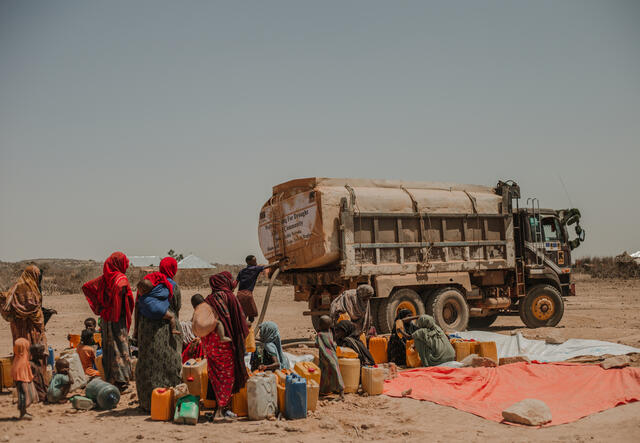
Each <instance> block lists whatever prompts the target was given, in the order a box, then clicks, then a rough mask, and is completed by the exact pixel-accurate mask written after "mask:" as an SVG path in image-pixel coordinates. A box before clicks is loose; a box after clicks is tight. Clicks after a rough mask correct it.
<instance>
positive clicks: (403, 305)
mask: <svg viewBox="0 0 640 443" xmlns="http://www.w3.org/2000/svg"><path fill="white" fill-rule="evenodd" d="M401 309H408V310H409V311H411V316H412V317H413V316H415V315H418V311H417V310H416V307H415V306H414V305H413V303H411V302H409V301H401V302H400V303H398V307H397V308H396V317H397V316H398V312H400V310H401Z"/></svg>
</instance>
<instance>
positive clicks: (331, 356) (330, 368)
mask: <svg viewBox="0 0 640 443" xmlns="http://www.w3.org/2000/svg"><path fill="white" fill-rule="evenodd" d="M319 329H320V330H319V331H318V335H317V336H316V344H317V345H318V357H319V359H320V374H321V375H320V394H322V395H327V394H331V393H338V394H340V398H344V382H343V381H342V375H341V374H340V366H339V365H338V355H337V354H336V343H335V341H333V334H332V333H331V317H329V316H328V315H323V316H322V317H320V328H319Z"/></svg>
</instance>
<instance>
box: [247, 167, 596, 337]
mask: <svg viewBox="0 0 640 443" xmlns="http://www.w3.org/2000/svg"><path fill="white" fill-rule="evenodd" d="M579 222H580V212H579V211H578V210H577V209H565V210H552V209H540V205H539V203H538V201H537V199H528V200H527V202H526V204H525V205H524V206H523V207H521V206H520V188H519V186H518V185H517V184H516V183H514V182H512V181H508V182H502V181H501V182H499V183H498V184H497V186H496V187H487V186H477V185H461V184H449V183H428V182H404V181H388V180H369V179H340V178H316V177H314V178H304V179H298V180H292V181H288V182H286V183H282V184H280V185H277V186H275V187H274V188H273V195H272V196H271V198H269V200H268V201H267V202H266V203H265V204H264V206H263V207H262V210H261V211H260V219H259V227H258V236H259V241H260V247H261V249H262V252H263V254H264V256H265V257H266V258H267V259H268V260H269V262H270V263H275V262H279V263H280V264H279V268H280V273H279V274H278V277H277V278H278V279H279V280H280V281H282V282H283V283H285V284H290V285H293V286H294V288H295V296H294V298H295V300H297V301H306V302H307V303H308V305H309V310H308V311H306V312H305V315H309V316H311V319H312V321H313V325H314V327H316V329H317V327H318V319H319V317H320V316H321V315H323V314H326V313H328V312H329V307H330V304H331V301H332V300H333V299H334V298H335V297H337V296H338V295H339V294H340V293H341V292H342V291H344V290H346V289H350V288H355V287H357V286H358V285H359V284H363V283H368V284H370V285H372V286H373V287H374V289H375V297H374V298H372V299H371V309H372V314H373V317H374V319H375V325H376V328H377V330H378V332H380V333H387V332H389V331H390V330H391V328H392V325H393V321H394V319H395V316H396V314H397V312H398V311H399V310H400V309H409V310H410V311H411V312H413V313H414V314H415V315H420V314H425V313H427V314H429V315H432V316H433V317H434V318H435V320H436V322H437V323H438V324H439V325H440V326H441V327H442V328H443V329H445V330H446V331H461V330H465V329H466V328H467V327H469V328H479V327H488V326H489V325H491V324H492V323H493V322H494V321H495V320H496V318H497V317H498V316H500V315H519V316H520V318H521V319H522V322H523V323H524V324H525V325H526V326H527V327H530V328H537V327H542V326H555V325H557V324H558V322H560V320H561V319H562V315H563V313H564V301H563V297H567V296H572V295H575V286H574V284H573V283H572V282H571V251H572V250H573V249H574V248H576V247H577V246H578V245H579V244H580V242H581V241H583V240H584V231H583V230H582V228H581V227H580V223H579ZM570 225H574V228H575V232H576V234H577V236H576V238H574V239H573V240H569V234H568V227H569V226H570Z"/></svg>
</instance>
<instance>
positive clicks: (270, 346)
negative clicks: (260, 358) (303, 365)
mask: <svg viewBox="0 0 640 443" xmlns="http://www.w3.org/2000/svg"><path fill="white" fill-rule="evenodd" d="M258 328H259V330H260V341H261V342H262V343H263V344H264V350H265V351H266V352H268V353H269V355H271V356H273V357H276V358H277V359H278V362H279V363H280V369H291V366H290V365H289V359H287V356H286V355H284V352H282V344H281V343H280V331H279V330H278V325H276V324H275V323H274V322H272V321H266V322H264V323H261V324H260V326H259V327H258Z"/></svg>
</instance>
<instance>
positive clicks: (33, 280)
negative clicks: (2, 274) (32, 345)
mask: <svg viewBox="0 0 640 443" xmlns="http://www.w3.org/2000/svg"><path fill="white" fill-rule="evenodd" d="M40 276H41V274H40V269H38V267H37V266H35V265H29V266H27V267H26V268H25V270H24V271H23V272H22V275H21V276H20V278H19V279H18V281H17V282H16V283H15V284H14V285H13V286H12V287H11V289H9V290H8V291H6V292H2V293H0V313H1V314H2V317H3V318H4V319H5V320H7V321H14V320H15V319H23V320H26V319H29V320H31V322H32V323H33V324H34V326H35V327H36V329H38V330H39V331H40V332H44V315H43V313H42V294H41V292H40Z"/></svg>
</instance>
